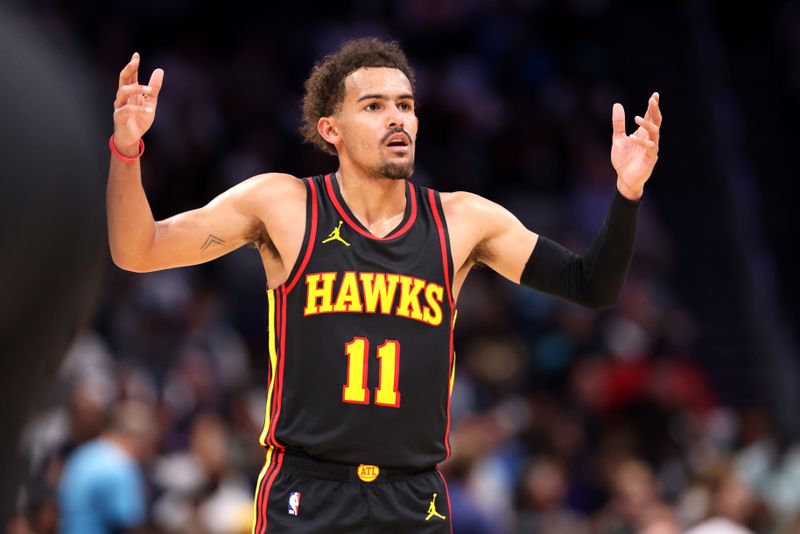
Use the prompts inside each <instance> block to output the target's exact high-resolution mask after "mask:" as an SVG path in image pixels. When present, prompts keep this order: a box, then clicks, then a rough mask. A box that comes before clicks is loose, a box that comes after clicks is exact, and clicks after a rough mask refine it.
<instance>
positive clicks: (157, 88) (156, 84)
mask: <svg viewBox="0 0 800 534" xmlns="http://www.w3.org/2000/svg"><path fill="white" fill-rule="evenodd" d="M163 83H164V69H156V70H154V71H153V74H151V75H150V81H149V82H148V83H147V85H148V86H150V87H152V88H153V92H152V94H151V96H152V97H153V98H158V93H160V92H161V86H162V85H163Z"/></svg>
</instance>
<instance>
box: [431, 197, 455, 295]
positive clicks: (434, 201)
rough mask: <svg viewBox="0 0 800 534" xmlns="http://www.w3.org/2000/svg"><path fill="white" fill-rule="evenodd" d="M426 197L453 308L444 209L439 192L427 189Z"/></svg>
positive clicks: (447, 235)
mask: <svg viewBox="0 0 800 534" xmlns="http://www.w3.org/2000/svg"><path fill="white" fill-rule="evenodd" d="M428 199H429V201H430V205H431V210H432V211H433V219H434V221H435V222H436V229H437V233H438V235H439V245H440V246H441V249H442V268H443V269H444V279H445V283H446V284H447V298H448V300H449V302H450V309H451V310H454V309H455V301H454V300H453V277H454V276H455V273H454V272H453V254H452V251H451V250H450V234H449V232H448V231H447V221H446V220H445V217H444V209H443V208H442V201H441V198H439V192H438V191H435V190H433V189H428Z"/></svg>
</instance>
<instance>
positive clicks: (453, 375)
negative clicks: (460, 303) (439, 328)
mask: <svg viewBox="0 0 800 534" xmlns="http://www.w3.org/2000/svg"><path fill="white" fill-rule="evenodd" d="M456 319H458V310H453V325H452V326H451V327H450V328H451V329H453V330H455V328H456ZM450 335H451V336H452V335H453V334H452V333H451V334H450ZM455 381H456V348H455V347H453V367H452V368H451V369H450V391H449V392H448V395H453V384H455Z"/></svg>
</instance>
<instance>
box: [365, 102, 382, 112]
mask: <svg viewBox="0 0 800 534" xmlns="http://www.w3.org/2000/svg"><path fill="white" fill-rule="evenodd" d="M364 109H366V110H367V111H377V110H378V109H380V106H378V103H377V102H371V103H369V104H367V105H366V107H365V108H364Z"/></svg>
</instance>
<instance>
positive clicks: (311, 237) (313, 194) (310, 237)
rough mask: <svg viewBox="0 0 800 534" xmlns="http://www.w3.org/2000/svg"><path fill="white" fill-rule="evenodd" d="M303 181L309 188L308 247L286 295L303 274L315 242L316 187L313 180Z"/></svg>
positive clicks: (287, 285) (287, 287)
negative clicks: (309, 218)
mask: <svg viewBox="0 0 800 534" xmlns="http://www.w3.org/2000/svg"><path fill="white" fill-rule="evenodd" d="M304 181H306V182H307V183H308V185H309V186H310V187H311V224H310V227H311V229H310V231H309V234H308V245H307V246H306V254H305V256H303V263H301V264H300V268H299V269H297V273H296V274H295V275H294V278H293V279H292V281H291V282H289V283H288V284H286V293H287V294H288V293H289V292H290V291H291V290H292V289H293V288H294V286H295V284H297V281H298V280H299V279H300V276H301V275H302V274H303V271H305V269H306V265H308V260H310V259H311V251H312V250H314V241H316V240H317V186H315V185H314V180H304Z"/></svg>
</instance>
